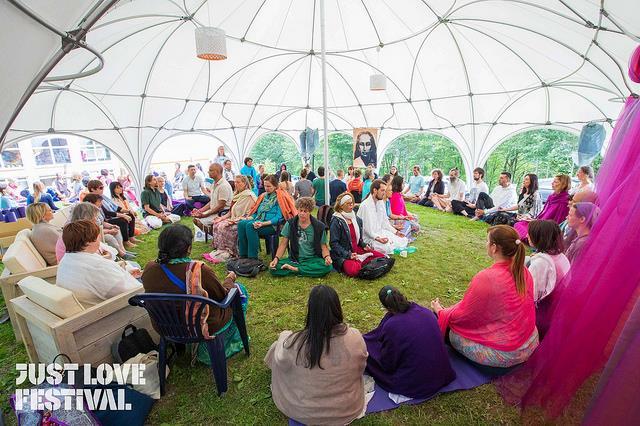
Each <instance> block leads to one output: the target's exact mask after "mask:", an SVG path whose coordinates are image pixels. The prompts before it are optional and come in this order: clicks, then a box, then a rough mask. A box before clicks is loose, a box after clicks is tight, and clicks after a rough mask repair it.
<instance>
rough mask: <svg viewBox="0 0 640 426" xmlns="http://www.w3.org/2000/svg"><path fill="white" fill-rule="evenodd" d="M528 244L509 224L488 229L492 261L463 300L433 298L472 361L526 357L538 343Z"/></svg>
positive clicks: (505, 363) (444, 327) (502, 363)
mask: <svg viewBox="0 0 640 426" xmlns="http://www.w3.org/2000/svg"><path fill="white" fill-rule="evenodd" d="M525 252H526V250H525V247H524V244H523V243H522V242H521V241H520V239H519V238H518V234H517V233H516V231H515V230H514V229H513V228H511V227H509V226H507V225H498V226H493V227H491V228H489V229H488V231H487V254H488V255H489V257H491V258H492V259H493V262H494V263H493V266H491V267H489V268H487V269H484V270H482V271H480V272H478V273H477V274H476V275H475V276H474V277H473V279H472V280H471V283H470V284H469V288H468V289H467V291H466V292H465V294H464V297H463V298H462V300H461V301H460V302H458V303H456V304H455V305H453V306H451V307H449V308H443V307H442V305H441V304H440V300H439V299H435V300H433V301H432V302H431V308H432V309H433V310H434V311H435V313H436V314H437V315H438V324H439V325H440V331H441V332H442V334H443V335H445V336H446V335H447V333H448V337H449V340H450V341H451V345H452V346H453V347H454V348H455V349H456V350H457V351H458V352H460V353H461V354H462V355H464V356H465V357H467V358H469V359H470V360H472V361H474V362H476V363H478V364H482V365H485V366H490V367H512V366H514V365H516V364H520V363H522V362H525V361H526V360H527V359H529V357H530V356H531V354H532V353H533V351H534V350H535V349H536V347H538V331H537V329H536V308H535V304H534V302H533V278H532V277H531V274H530V273H529V271H528V270H527V268H526V267H525V266H524V258H525Z"/></svg>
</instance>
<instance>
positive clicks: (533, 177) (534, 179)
mask: <svg viewBox="0 0 640 426" xmlns="http://www.w3.org/2000/svg"><path fill="white" fill-rule="evenodd" d="M527 176H529V188H525V187H524V179H523V184H522V190H521V191H520V196H519V197H518V202H519V201H520V200H522V199H523V198H524V196H525V195H530V194H535V193H536V192H538V175H537V174H535V173H529V174H526V175H524V177H527Z"/></svg>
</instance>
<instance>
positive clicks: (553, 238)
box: [528, 220, 564, 256]
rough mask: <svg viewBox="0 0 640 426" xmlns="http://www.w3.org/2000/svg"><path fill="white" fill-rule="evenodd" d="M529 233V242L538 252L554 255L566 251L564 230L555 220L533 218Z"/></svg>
mask: <svg viewBox="0 0 640 426" xmlns="http://www.w3.org/2000/svg"><path fill="white" fill-rule="evenodd" d="M528 233H529V243H531V245H532V246H533V247H535V248H536V251H537V252H538V253H546V254H549V255H552V256H553V255H556V254H560V253H562V252H563V251H564V244H563V241H562V231H561V230H560V226H559V225H558V224H557V223H555V222H554V221H553V220H532V221H531V222H529V231H528Z"/></svg>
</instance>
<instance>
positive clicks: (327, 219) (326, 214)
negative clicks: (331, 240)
mask: <svg viewBox="0 0 640 426" xmlns="http://www.w3.org/2000/svg"><path fill="white" fill-rule="evenodd" d="M332 217H333V207H331V206H327V205H324V206H320V207H319V208H318V220H319V221H320V222H322V223H324V225H325V226H327V227H328V226H329V225H331V218H332Z"/></svg>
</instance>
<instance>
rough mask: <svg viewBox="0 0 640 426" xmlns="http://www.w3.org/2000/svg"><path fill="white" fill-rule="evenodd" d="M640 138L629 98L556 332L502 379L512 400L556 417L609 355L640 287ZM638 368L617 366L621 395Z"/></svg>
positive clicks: (560, 292)
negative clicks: (596, 215)
mask: <svg viewBox="0 0 640 426" xmlns="http://www.w3.org/2000/svg"><path fill="white" fill-rule="evenodd" d="M638 141H640V100H639V99H638V98H637V97H629V99H627V102H626V104H625V109H624V111H623V112H622V113H621V115H620V117H619V118H618V121H617V123H616V127H615V129H614V131H613V134H612V136H611V142H610V146H609V149H608V152H607V155H606V157H605V159H604V163H603V165H602V167H601V169H600V172H599V174H598V176H597V178H596V192H597V193H598V204H599V206H600V209H601V214H600V216H599V218H598V220H597V221H596V223H595V224H594V226H593V228H592V229H591V233H590V237H589V239H588V241H587V242H586V243H585V246H584V249H583V252H582V256H579V257H578V258H577V259H576V260H575V263H574V264H573V265H572V266H571V270H570V272H569V274H567V275H566V276H565V278H564V280H563V281H562V283H561V284H560V286H559V287H558V288H557V289H556V290H555V291H554V293H557V294H555V302H554V305H553V306H552V311H553V317H552V322H551V325H550V328H549V331H548V333H547V335H546V336H545V338H544V340H543V341H542V343H541V344H540V346H539V347H538V349H537V350H536V352H535V353H534V354H533V356H532V357H531V358H530V359H529V361H528V362H527V363H526V364H525V365H524V366H523V368H521V369H519V370H517V371H515V372H514V373H513V374H511V375H509V376H506V377H504V378H502V379H501V380H500V381H499V382H498V383H497V386H498V388H499V390H500V392H501V393H502V395H503V397H504V398H505V400H507V401H508V402H510V403H513V404H518V405H519V406H521V407H523V408H526V407H532V406H533V407H540V408H542V409H543V410H544V412H545V413H546V414H547V415H548V416H549V417H552V418H553V417H556V416H558V415H560V414H561V413H562V411H563V409H564V408H565V407H566V406H567V404H568V403H569V401H570V400H571V398H572V397H573V396H574V394H575V393H576V391H577V390H578V389H579V387H580V386H581V385H582V384H583V383H584V381H585V380H586V379H587V378H589V377H590V376H591V375H593V374H595V373H598V372H599V371H600V370H601V369H602V368H603V367H604V365H605V363H606V362H607V360H608V359H609V355H610V354H611V352H612V350H613V348H614V346H615V343H616V341H617V340H618V337H619V336H620V333H621V331H622V329H623V326H624V323H625V321H626V319H627V317H628V314H629V312H630V311H631V309H632V308H633V306H634V304H635V302H636V300H637V298H638V293H639V290H640V268H638V267H637V265H636V264H635V262H637V257H636V256H637V254H638V253H640V238H637V236H638V235H640V215H638V211H640V191H638V186H637V176H638V174H639V173H640V143H638ZM638 344H640V343H638V341H637V340H634V342H633V343H632V344H630V346H629V348H628V349H627V352H628V353H632V352H629V351H637V345H638ZM635 353H637V352H635ZM616 368H621V369H625V368H628V364H627V363H625V362H622V363H621V364H620V367H616ZM634 368H636V369H637V359H636V364H635V367H634ZM621 371H623V370H621ZM635 373H636V374H635V375H634V374H630V375H627V376H620V374H619V372H618V371H615V369H614V371H613V372H612V373H611V377H615V378H616V380H618V381H617V382H616V386H617V388H616V394H617V393H618V392H621V389H625V388H629V387H630V386H631V385H632V383H633V380H637V371H636V372H635ZM636 385H637V382H636ZM634 395H637V393H635V394H634ZM612 397H614V398H612V399H608V402H607V401H603V402H599V404H600V403H601V404H606V405H605V406H604V407H608V406H610V407H611V408H612V409H615V407H616V405H615V400H616V399H620V397H619V396H618V397H617V398H616V397H615V396H614V395H612ZM636 403H637V400H636ZM607 411H608V410H607ZM607 423H610V422H607ZM611 424H614V423H611Z"/></svg>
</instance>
